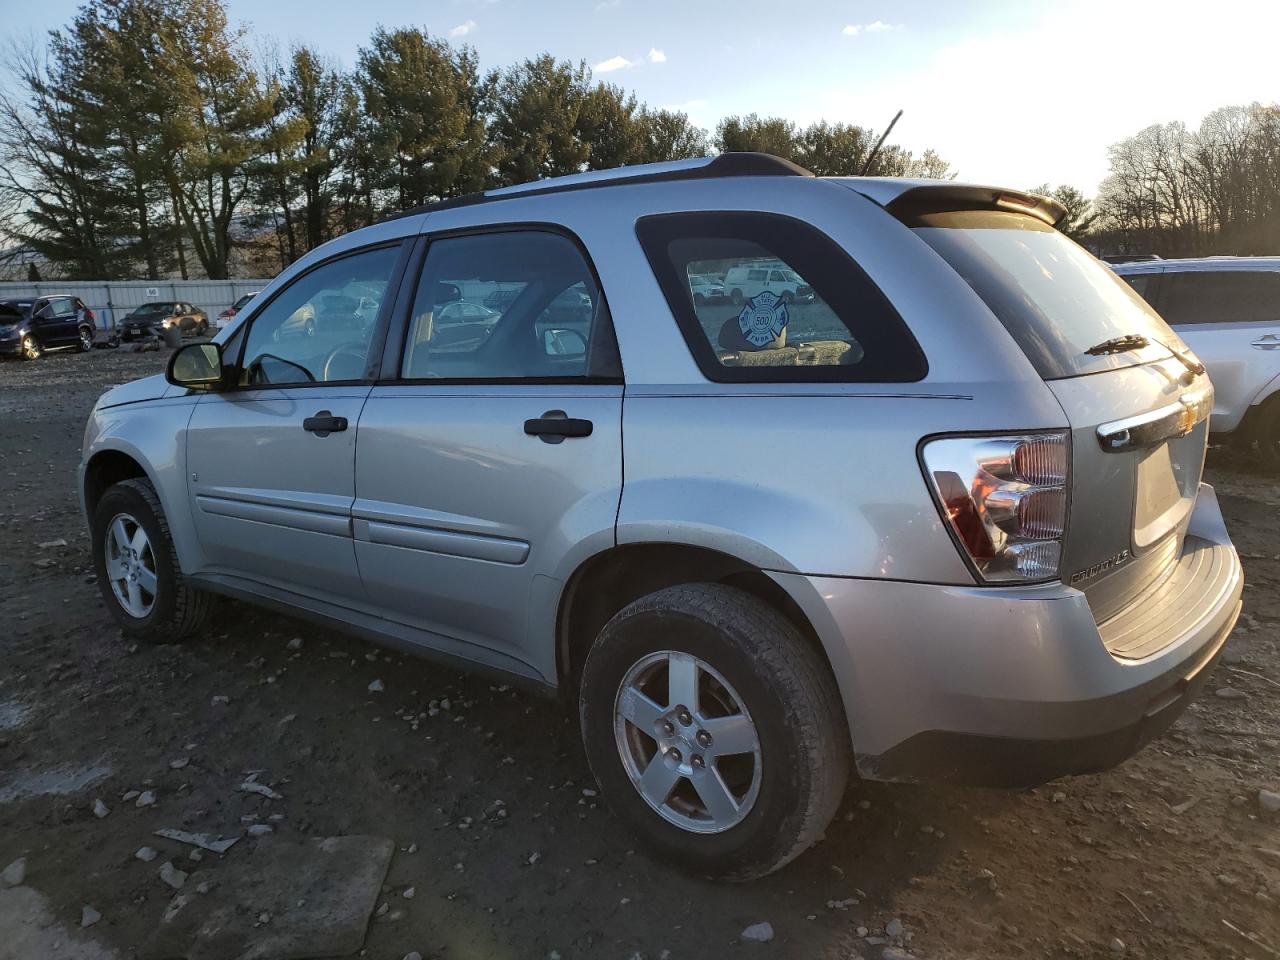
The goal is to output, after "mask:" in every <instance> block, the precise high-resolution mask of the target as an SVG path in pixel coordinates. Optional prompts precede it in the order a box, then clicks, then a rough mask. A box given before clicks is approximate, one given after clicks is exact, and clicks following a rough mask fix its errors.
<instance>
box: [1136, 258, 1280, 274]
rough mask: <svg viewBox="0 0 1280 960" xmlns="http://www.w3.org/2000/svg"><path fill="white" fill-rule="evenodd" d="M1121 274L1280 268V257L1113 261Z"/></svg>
mask: <svg viewBox="0 0 1280 960" xmlns="http://www.w3.org/2000/svg"><path fill="white" fill-rule="evenodd" d="M1111 269H1112V270H1114V271H1115V272H1116V273H1118V274H1120V275H1122V276H1123V275H1124V274H1136V273H1194V272H1210V273H1212V272H1214V271H1224V270H1231V271H1233V272H1234V271H1237V270H1280V257H1186V258H1183V259H1181V260H1140V261H1137V262H1135V263H1113V264H1111Z"/></svg>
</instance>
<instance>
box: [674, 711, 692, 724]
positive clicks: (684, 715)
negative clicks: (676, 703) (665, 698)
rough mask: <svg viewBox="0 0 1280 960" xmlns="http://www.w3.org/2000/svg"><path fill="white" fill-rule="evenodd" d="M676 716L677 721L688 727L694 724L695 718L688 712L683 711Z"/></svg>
mask: <svg viewBox="0 0 1280 960" xmlns="http://www.w3.org/2000/svg"><path fill="white" fill-rule="evenodd" d="M676 716H677V719H678V720H679V721H680V722H681V723H682V724H684V725H685V726H686V727H687V726H689V724H691V723H693V717H692V716H690V715H689V711H688V710H681V711H680V713H679V714H677V715H676Z"/></svg>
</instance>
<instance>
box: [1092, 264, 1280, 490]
mask: <svg viewBox="0 0 1280 960" xmlns="http://www.w3.org/2000/svg"><path fill="white" fill-rule="evenodd" d="M1114 269H1115V272H1116V273H1117V274H1118V275H1120V276H1121V277H1123V278H1124V279H1125V281H1126V282H1127V283H1128V284H1129V285H1130V286H1131V287H1133V289H1134V290H1136V291H1137V292H1138V293H1139V294H1141V295H1142V297H1143V298H1144V299H1145V300H1146V301H1147V302H1148V303H1149V304H1151V306H1153V307H1154V308H1155V309H1156V311H1157V312H1158V313H1159V314H1160V315H1161V316H1162V317H1164V319H1165V322H1166V323H1168V324H1169V326H1171V327H1173V329H1174V330H1175V331H1176V332H1177V334H1178V336H1180V337H1181V338H1182V339H1183V340H1184V341H1186V343H1187V345H1188V346H1189V347H1191V349H1192V350H1193V351H1194V352H1195V354H1196V356H1197V357H1199V358H1200V360H1201V361H1202V362H1203V363H1204V365H1205V366H1206V367H1207V368H1208V370H1209V376H1210V378H1211V379H1212V380H1213V389H1214V403H1213V419H1212V423H1211V429H1212V430H1213V432H1214V433H1215V434H1222V435H1224V436H1227V437H1231V438H1232V439H1233V440H1234V441H1235V442H1238V443H1241V444H1244V445H1249V446H1252V445H1254V444H1256V445H1257V447H1258V450H1259V452H1260V453H1261V454H1262V455H1263V457H1264V458H1265V460H1266V461H1267V463H1268V464H1269V465H1270V466H1271V467H1273V468H1276V469H1280V257H1206V258H1203V259H1198V260H1157V261H1151V262H1142V263H1124V264H1117V265H1116V266H1115V267H1114Z"/></svg>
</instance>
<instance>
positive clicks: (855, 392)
mask: <svg viewBox="0 0 1280 960" xmlns="http://www.w3.org/2000/svg"><path fill="white" fill-rule="evenodd" d="M1061 213H1062V211H1061V209H1060V208H1059V207H1058V206H1057V205H1056V204H1054V203H1053V202H1052V201H1049V200H1045V199H1043V198H1040V197H1035V196H1031V195H1027V194H1024V193H1020V192H1017V191H1011V190H1003V189H998V188H990V187H981V186H969V185H963V184H957V183H953V182H947V181H925V180H920V181H913V180H892V179H824V178H816V177H813V176H812V175H810V174H808V173H807V171H804V170H802V169H800V168H798V167H795V166H794V165H792V164H789V163H787V162H785V161H781V160H778V159H776V158H773V157H768V156H764V155H758V154H725V155H722V156H720V157H717V158H714V159H701V160H692V161H681V162H677V163H669V164H657V165H651V166H647V167H636V168H627V169H623V170H618V171H611V172H607V173H592V174H584V175H581V176H577V177H570V178H567V179H564V180H551V181H544V182H541V183H535V184H529V185H527V186H524V187H515V188H507V189H503V190H495V191H491V192H490V193H487V194H482V195H477V196H473V197H467V198H462V199H459V200H453V201H446V202H443V203H439V204H435V205H432V206H429V207H426V208H423V209H420V210H415V211H410V212H408V213H406V214H405V215H403V216H401V217H399V218H396V219H393V220H390V221H387V222H384V223H381V224H378V225H375V226H372V227H369V228H366V229H364V230H360V231H357V232H355V233H352V234H349V235H347V236H345V237H342V238H340V239H338V240H335V241H333V242H331V243H329V244H327V245H325V246H323V247H321V248H319V249H317V250H315V251H313V252H312V253H310V254H309V255H308V256H307V257H305V258H304V259H303V260H301V261H300V262H299V263H297V264H295V265H293V266H292V267H290V268H289V270H287V271H286V272H285V273H284V274H282V275H281V276H280V277H278V278H276V280H274V281H273V282H272V283H271V284H270V285H269V286H268V287H267V288H266V289H264V290H263V291H262V293H261V294H260V295H259V296H258V297H257V298H255V300H254V302H253V303H252V304H251V305H250V307H249V309H248V310H247V311H245V312H244V313H243V314H241V315H240V316H237V317H236V318H235V322H234V323H233V325H232V326H231V327H230V328H229V329H227V330H224V331H222V333H220V334H219V335H218V337H217V340H216V342H215V343H214V344H193V345H190V346H188V347H185V348H183V349H182V350H179V351H177V352H176V353H175V354H174V356H173V358H172V360H171V363H170V368H169V371H168V374H167V377H153V378H150V379H147V380H141V381H137V382H134V383H130V384H126V385H124V386H121V387H117V388H115V389H113V390H111V391H109V392H108V393H106V394H105V395H104V396H103V397H102V399H101V400H100V401H99V402H98V404H97V406H96V407H95V409H94V411H93V413H92V415H91V416H90V419H89V423H88V426H87V429H86V432H85V440H84V451H83V459H82V463H81V467H80V476H79V485H80V491H81V496H82V498H83V504H84V510H85V515H86V517H87V519H88V522H89V525H90V528H91V530H92V534H93V544H94V551H95V559H96V564H97V573H98V577H99V580H100V583H101V588H102V592H103V596H104V597H105V599H106V602H107V605H108V607H109V608H110V609H111V611H112V613H113V615H114V616H115V618H116V619H117V621H118V622H119V623H120V625H121V627H122V629H123V631H124V632H125V634H126V635H127V636H128V637H130V638H136V639H143V640H146V639H150V640H155V641H167V640H172V639H176V638H178V637H181V636H183V635H186V634H189V633H192V632H193V631H195V630H196V629H197V628H198V627H199V626H200V624H201V623H202V621H203V620H204V618H205V616H206V615H207V613H208V611H209V607H210V604H211V602H212V600H213V598H214V597H215V596H217V595H225V596H232V597H239V598H243V599H246V600H251V601H255V602H259V603H263V604H266V605H268V606H271V607H274V608H277V609H280V610H283V611H286V612H289V613H291V614H295V615H298V616H304V617H309V618H312V619H314V620H316V621H318V622H321V623H325V624H329V625H331V626H334V627H337V628H339V629H342V630H345V631H348V632H350V633H354V634H359V635H362V636H365V637H368V638H370V639H372V640H374V641H376V642H379V643H383V644H387V645H391V646H394V647H398V648H400V649H402V650H408V651H413V652H415V653H421V654H424V655H430V656H434V657H437V658H440V659H443V660H446V661H448V662H451V663H455V664H459V665H462V666H465V667H469V668H477V669H483V670H487V671H490V672H494V673H498V674H500V675H502V676H504V677H508V678H515V679H517V680H519V681H522V682H524V683H525V684H526V685H528V686H529V687H531V688H534V689H537V690H541V691H544V692H547V693H560V694H562V695H564V696H565V697H566V698H567V699H568V700H569V701H570V702H572V703H573V704H574V705H575V709H576V712H577V715H578V717H579V720H580V726H581V732H582V737H583V741H584V744H585V747H586V753H587V757H588V760H589V762H590V764H591V769H592V771H593V773H594V775H595V777H596V779H597V781H598V782H599V785H600V788H601V791H602V793H603V795H604V796H605V798H606V799H607V800H608V801H609V803H610V805H611V806H612V808H613V809H614V810H615V811H616V813H617V815H618V816H619V817H620V818H621V819H623V820H624V821H625V822H626V823H627V824H628V825H629V826H630V827H631V828H632V829H633V830H634V831H635V832H636V833H637V834H638V835H639V836H640V837H641V838H642V839H643V841H644V842H645V844H646V845H647V846H648V848H649V849H651V850H653V851H656V852H657V853H658V854H660V855H662V856H664V857H666V858H668V859H670V860H672V861H674V862H676V863H679V864H680V865H682V866H683V867H685V868H687V869H689V870H692V871H694V872H696V873H699V874H701V875H706V876H713V877H719V878H725V879H736V880H742V879H748V878H753V877H758V876H761V875H763V874H766V873H768V872H770V871H772V870H775V869H777V868H778V867H780V866H782V865H783V864H785V863H787V862H788V861H790V860H791V859H792V858H794V857H795V856H797V855H798V854H799V853H801V852H802V851H803V850H804V849H806V848H807V847H809V846H810V845H812V844H813V843H815V842H816V841H817V840H818V838H819V837H820V835H821V834H822V832H823V829H824V828H825V826H826V824H827V822H828V821H829V819H830V818H831V816H832V815H833V813H834V811H835V810H836V808H837V806H838V804H839V802H840V799H841V796H842V792H843V790H844V787H845V784H846V781H847V779H848V777H849V775H850V773H851V772H852V771H856V774H857V775H858V776H859V777H862V778H865V779H880V780H901V781H921V780H946V781H955V782H964V783H979V784H994V785H998V784H1005V785H1022V784H1034V783H1039V782H1042V781H1044V780H1046V779H1049V778H1052V777H1056V776H1060V775H1063V774H1070V773H1081V772H1087V771H1094V770H1099V769H1102V768H1105V767H1107V766H1110V765H1112V764H1115V763H1117V762H1119V761H1121V760H1123V759H1124V758H1125V757H1127V756H1129V755H1130V754H1131V753H1133V752H1134V751H1135V750H1137V749H1138V748H1139V747H1140V746H1141V745H1142V744H1144V743H1145V742H1147V741H1148V740H1150V739H1151V738H1152V737H1154V736H1156V735H1158V734H1159V733H1160V732H1161V731H1163V730H1164V729H1165V728H1167V727H1168V726H1169V724H1171V723H1172V722H1173V721H1174V720H1175V719H1176V718H1177V716H1178V715H1179V714H1180V713H1181V712H1182V710H1183V709H1184V708H1185V706H1186V705H1187V703H1188V701H1189V699H1190V698H1191V697H1192V696H1193V695H1194V694H1195V692H1196V691H1197V690H1198V689H1199V688H1200V687H1201V685H1202V684H1203V683H1204V682H1205V680H1206V678H1207V675H1208V673H1209V669H1210V667H1211V665H1212V664H1213V663H1214V661H1215V658H1216V657H1217V656H1218V654H1219V652H1220V651H1221V649H1222V647H1223V644H1224V643H1225V641H1226V638H1227V636H1228V634H1229V633H1230V632H1231V629H1232V627H1233V625H1234V623H1235V620H1236V617H1237V615H1238V613H1239V609H1240V596H1241V590H1242V577H1241V568H1240V563H1239V560H1238V558H1237V556H1236V553H1235V550H1234V549H1233V547H1232V545H1231V542H1230V540H1229V538H1228V536H1227V532H1226V530H1225V529H1224V527H1223V522H1222V518H1221V515H1220V513H1219V511H1218V507H1217V503H1216V501H1215V499H1214V494H1213V491H1212V489H1210V488H1209V487H1208V486H1206V485H1204V484H1202V483H1201V482H1200V477H1201V470H1202V466H1203V461H1204V455H1205V445H1206V435H1207V432H1208V413H1209V410H1210V407H1211V405H1212V399H1213V391H1212V387H1211V386H1210V384H1209V381H1208V378H1207V377H1206V376H1204V373H1203V368H1202V367H1200V365H1199V363H1198V362H1197V361H1196V360H1195V359H1194V357H1192V356H1190V355H1189V354H1188V353H1187V351H1186V349H1185V347H1184V345H1182V344H1181V343H1180V342H1179V341H1178V340H1177V338H1176V336H1175V335H1174V334H1173V333H1172V331H1170V330H1169V328H1168V327H1167V326H1166V325H1165V324H1164V322H1163V321H1161V320H1160V318H1159V317H1158V316H1157V315H1156V314H1155V313H1154V312H1153V311H1152V310H1151V309H1150V308H1149V307H1148V306H1147V305H1146V304H1145V303H1144V302H1143V301H1142V299H1141V298H1140V297H1138V296H1137V295H1136V294H1134V293H1133V292H1132V291H1131V290H1130V289H1129V288H1128V287H1127V286H1126V285H1125V284H1124V283H1123V282H1121V281H1120V280H1118V279H1117V278H1116V277H1115V276H1114V275H1113V274H1111V273H1110V272H1109V271H1107V270H1106V269H1105V268H1104V267H1102V266H1101V265H1100V264H1099V263H1098V262H1097V261H1096V260H1094V259H1093V258H1092V257H1091V256H1089V255H1088V254H1086V253H1085V252H1084V251H1083V250H1081V248H1080V247H1078V246H1076V245H1075V244H1074V243H1072V242H1071V241H1069V240H1067V239H1066V238H1065V237H1063V236H1062V235H1061V234H1059V233H1057V232H1056V231H1055V230H1054V228H1053V223H1054V222H1055V221H1056V220H1057V218H1058V217H1059V216H1060V215H1061ZM779 264H782V265H784V266H781V267H780V266H778V265H779ZM742 268H746V271H747V272H750V271H751V270H775V269H777V270H783V269H785V270H786V271H787V272H788V273H793V274H794V275H795V276H796V277H797V278H800V280H802V281H803V287H804V290H805V295H804V297H803V298H800V297H797V296H795V295H794V294H792V295H786V296H784V295H781V294H779V293H778V292H775V291H773V290H770V289H768V288H767V287H761V288H760V289H758V290H751V291H747V290H743V291H742V298H741V299H742V302H741V303H733V302H731V301H730V299H729V298H728V297H724V298H715V299H714V300H713V299H711V298H707V297H703V298H700V299H699V298H697V297H696V296H695V295H694V284H693V279H694V278H699V277H707V276H723V275H727V274H729V273H733V272H734V271H735V270H736V271H737V272H738V273H741V272H743V269H742ZM784 292H785V291H784ZM461 295H465V298H466V300H467V301H468V302H478V303H483V304H485V306H486V307H487V308H489V309H491V310H493V311H494V312H495V313H497V314H498V316H497V317H496V319H494V320H493V322H492V323H491V324H486V325H485V326H486V332H485V334H484V335H483V336H468V337H465V338H459V337H458V336H456V335H455V334H454V333H453V331H454V330H455V329H456V328H457V326H458V325H457V324H452V323H441V322H440V314H441V313H442V312H444V311H445V310H447V309H448V306H447V305H448V304H449V303H451V302H455V301H456V300H457V299H458V298H459V296H461ZM359 296H363V297H370V298H373V299H374V300H376V301H377V303H378V304H379V309H378V311H377V316H376V318H375V319H374V320H373V322H368V323H363V322H357V321H356V319H355V318H353V317H343V316H341V315H340V314H341V311H340V310H339V309H338V308H337V307H335V306H333V305H334V304H338V305H341V304H347V303H352V304H354V303H356V302H358V300H357V298H358V297H359ZM323 304H329V305H330V308H329V309H324V308H322V305H323ZM300 312H301V313H307V315H308V316H312V317H314V323H313V325H312V327H311V328H310V329H309V333H308V335H307V336H305V337H300V336H299V337H286V336H280V335H279V334H280V331H281V329H282V328H284V327H287V326H288V325H289V323H290V319H289V318H290V317H293V316H295V315H298V314H299V313H300Z"/></svg>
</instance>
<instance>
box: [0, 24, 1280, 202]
mask: <svg viewBox="0 0 1280 960" xmlns="http://www.w3.org/2000/svg"><path fill="white" fill-rule="evenodd" d="M226 2H227V6H228V9H229V10H230V13H231V17H232V19H233V21H237V22H240V23H243V24H244V25H245V26H247V27H248V28H249V40H250V42H251V43H257V42H259V41H260V40H261V39H263V38H265V37H270V38H274V39H275V40H276V41H278V42H280V43H281V44H282V45H285V46H288V45H289V44H290V43H293V42H305V43H309V44H312V45H314V46H317V47H319V48H320V49H321V50H324V51H326V52H328V53H330V54H332V55H333V56H336V57H337V58H338V59H339V60H340V61H342V62H343V63H345V64H346V65H347V66H352V65H354V63H355V60H356V54H357V51H358V49H359V47H360V45H361V44H362V43H364V42H365V41H366V40H367V38H368V36H369V33H370V32H371V31H372V30H373V28H374V27H375V26H377V25H379V24H381V25H383V26H387V27H397V26H408V25H414V26H421V27H425V28H426V29H427V30H428V31H429V32H431V33H433V34H436V35H440V36H445V37H449V38H451V39H452V40H453V41H454V42H457V43H468V44H471V45H472V46H474V47H475V48H476V50H477V52H478V53H479V56H480V60H481V63H482V65H483V66H484V67H486V68H488V67H495V66H503V65H506V64H509V63H513V62H516V61H518V60H521V59H523V58H525V57H529V56H533V55H535V54H538V53H541V52H543V51H549V52H550V53H552V54H554V55H555V56H557V57H560V58H565V59H570V60H573V61H575V62H576V61H578V60H585V61H586V62H587V64H588V65H589V66H591V67H593V68H594V70H595V74H596V77H597V78H598V79H603V80H607V81H609V82H612V83H617V84H620V85H622V86H624V87H626V88H628V89H630V90H633V91H634V92H635V93H636V95H637V96H638V97H639V98H640V100H641V101H643V102H645V103H648V104H650V105H652V106H658V107H670V108H676V109H679V110H682V111H684V112H685V113H687V114H689V116H690V118H691V119H692V120H693V121H694V122H695V123H697V124H699V125H700V126H704V127H706V128H708V129H711V130H714V127H715V125H716V123H717V121H719V120H720V119H721V118H722V117H725V116H730V115H733V114H745V113H751V112H755V113H759V114H761V115H780V116H785V117H788V118H789V119H792V120H794V121H796V122H797V123H800V124H807V123H810V122H812V121H815V120H828V121H831V122H837V121H841V122H846V123H856V124H858V125H861V126H867V127H874V128H877V129H881V128H883V126H884V125H885V124H887V123H888V122H889V120H890V119H891V118H892V116H893V114H894V113H895V112H896V111H897V110H898V109H902V110H903V111H904V114H903V117H902V119H901V120H900V121H899V123H898V126H897V128H896V129H895V130H894V133H893V136H892V140H893V141H895V142H898V143H901V144H902V145H903V146H905V147H907V148H908V149H911V150H914V151H916V152H919V151H921V150H923V149H924V148H926V147H933V148H934V149H936V150H937V151H938V152H939V153H940V154H941V155H942V156H943V157H944V158H945V159H946V160H948V161H950V163H951V165H952V168H953V169H954V170H956V171H958V173H959V176H960V178H961V179H963V180H972V181H978V182H985V183H993V184H998V185H1002V186H1010V187H1020V188H1029V187H1033V186H1035V185H1037V184H1041V183H1045V182H1048V183H1051V184H1054V185H1056V184H1060V183H1068V184H1072V185H1074V186H1078V187H1080V188H1081V189H1083V190H1085V192H1086V193H1090V194H1092V193H1093V192H1094V191H1095V190H1096V188H1097V185H1098V183H1099V182H1100V181H1101V180H1102V178H1103V177H1104V176H1106V173H1107V147H1108V145H1110V144H1112V143H1115V142H1116V141H1118V140H1121V139H1123V138H1124V137H1126V136H1129V135H1131V134H1134V133H1137V132H1138V131H1139V130H1141V129H1142V128H1144V127H1146V126H1148V125H1150V124H1152V123H1164V122H1168V121H1171V120H1181V121H1183V122H1185V123H1187V124H1189V125H1196V124H1198V123H1199V122H1200V120H1201V118H1202V117H1203V116H1204V115H1205V114H1206V113H1208V112H1209V111H1211V110H1213V109H1215V108H1217V107H1220V106H1226V105H1232V104H1247V103H1251V102H1254V101H1263V102H1276V101H1280V69H1277V67H1276V62H1277V54H1276V49H1277V48H1276V44H1277V38H1280V2H1276V0H1270V2H1268V0H1252V2H1245V0H1217V2H1215V3H1213V4H1206V3H1203V2H1197V3H1191V2H1184V0H1165V2H1147V0H1057V2H1050V0H1016V2H1015V0H1005V2H997V0H988V2H978V0H969V2H961V3H957V2H954V0H953V2H928V0H908V2H897V3H890V2H863V0H854V2H825V3H823V2H810V0H787V2H785V3H779V2H777V0H773V2H757V0H737V2H712V0H702V2H693V0H681V2H671V0H582V2H567V0H556V2H548V0H544V2H541V3H539V2H534V0H431V2H427V0H417V2H414V0H363V2H359V3H353V2H351V0H226ZM78 6H79V2H78V0H40V2H38V3H37V2H32V0H0V36H3V37H4V38H5V39H10V38H12V39H14V40H17V41H18V42H23V41H24V40H25V39H26V38H29V37H32V36H39V35H40V34H42V33H43V32H44V31H46V30H49V29H55V28H57V27H59V26H62V25H63V24H65V23H66V22H68V21H69V20H70V19H71V17H72V16H73V14H74V13H75V10H76V9H77V7H78Z"/></svg>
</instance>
